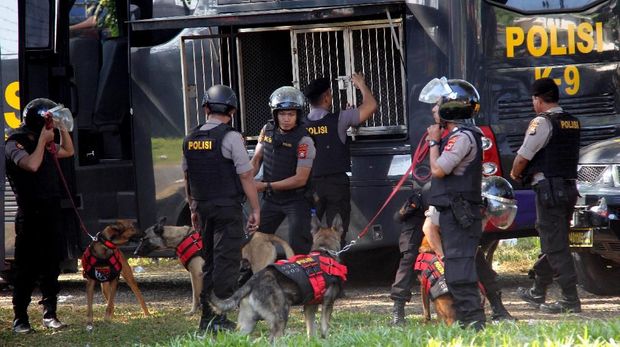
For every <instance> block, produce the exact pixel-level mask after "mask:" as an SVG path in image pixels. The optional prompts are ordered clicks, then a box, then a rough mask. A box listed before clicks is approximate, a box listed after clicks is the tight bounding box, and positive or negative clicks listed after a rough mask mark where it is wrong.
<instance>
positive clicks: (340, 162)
mask: <svg viewBox="0 0 620 347" xmlns="http://www.w3.org/2000/svg"><path fill="white" fill-rule="evenodd" d="M304 125H305V127H306V129H307V130H308V134H310V136H311V137H312V139H313V140H314V145H315V146H316V158H315V159H314V161H313V163H312V177H319V176H328V175H333V174H338V173H345V172H347V171H351V154H350V152H349V145H348V144H345V143H342V141H340V136H338V115H337V114H334V113H328V114H327V115H325V116H324V117H323V118H321V119H319V120H315V121H312V120H306V121H305V123H304Z"/></svg>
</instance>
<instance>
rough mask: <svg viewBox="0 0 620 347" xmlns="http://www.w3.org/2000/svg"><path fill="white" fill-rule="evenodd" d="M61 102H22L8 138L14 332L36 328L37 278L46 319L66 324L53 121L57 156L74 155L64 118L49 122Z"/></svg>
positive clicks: (50, 324) (56, 324) (45, 322)
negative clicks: (61, 313)
mask: <svg viewBox="0 0 620 347" xmlns="http://www.w3.org/2000/svg"><path fill="white" fill-rule="evenodd" d="M59 106H60V105H58V104H56V103H55V102H53V101H51V100H48V99H43V98H39V99H34V100H32V101H30V102H29V103H28V104H27V105H26V107H25V108H24V111H23V123H22V125H21V126H20V127H19V128H17V129H16V130H15V131H14V132H13V133H12V134H11V135H10V136H9V137H8V139H7V141H6V147H5V160H6V173H7V176H8V179H9V182H10V183H11V188H12V189H13V192H14V193H15V197H16V199H17V215H16V216H15V234H16V238H15V287H14V289H13V311H14V313H15V319H14V320H13V331H14V332H15V333H28V332H31V331H32V329H31V327H30V322H29V320H28V305H29V304H30V300H31V295H32V291H33V289H34V287H35V284H36V283H37V281H38V283H39V288H40V290H41V296H42V300H41V301H40V302H39V304H41V305H43V325H44V326H45V327H47V328H51V329H59V328H61V327H63V324H62V323H61V322H60V321H59V320H58V317H57V316H56V305H57V295H58V292H59V290H60V286H59V284H58V275H59V274H60V261H61V260H62V257H63V254H62V253H63V252H62V250H63V237H62V226H61V221H60V220H59V218H60V215H61V214H60V200H61V198H62V196H63V193H64V192H63V190H62V185H61V181H60V177H59V173H58V171H57V168H56V165H55V163H54V154H53V153H52V152H53V148H58V147H57V146H56V145H55V144H54V132H55V131H56V130H55V129H54V127H55V128H57V129H58V130H57V131H59V132H60V147H59V148H58V150H57V153H56V156H57V157H58V158H68V157H71V156H73V142H72V140H71V135H70V134H69V131H68V129H66V128H65V127H64V126H63V125H62V123H57V122H54V123H53V125H54V127H52V126H51V125H52V123H51V118H50V117H51V113H50V112H49V111H50V110H58V109H59ZM60 108H62V106H60ZM46 125H47V126H46ZM48 149H49V150H48Z"/></svg>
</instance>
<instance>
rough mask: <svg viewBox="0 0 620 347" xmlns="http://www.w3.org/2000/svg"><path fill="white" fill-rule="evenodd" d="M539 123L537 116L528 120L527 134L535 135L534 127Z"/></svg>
mask: <svg viewBox="0 0 620 347" xmlns="http://www.w3.org/2000/svg"><path fill="white" fill-rule="evenodd" d="M539 124H540V120H539V119H538V118H534V119H533V120H532V121H531V122H530V126H529V127H528V128H527V134H528V135H535V134H536V128H538V125H539Z"/></svg>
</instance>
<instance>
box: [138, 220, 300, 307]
mask: <svg viewBox="0 0 620 347" xmlns="http://www.w3.org/2000/svg"><path fill="white" fill-rule="evenodd" d="M193 233H194V229H193V228H191V227H189V226H182V227H179V226H171V225H166V217H161V218H160V219H159V220H158V221H157V223H156V224H155V225H153V226H151V227H149V228H148V229H146V230H145V231H144V237H143V238H142V242H141V243H140V246H138V248H137V249H136V251H135V252H134V253H135V254H139V255H147V254H149V253H150V252H151V251H153V250H156V249H158V250H159V249H169V248H176V249H177V255H179V260H180V261H181V263H182V264H183V265H184V266H185V268H186V269H187V271H189V274H190V280H191V283H192V308H191V310H190V311H188V312H187V313H186V314H188V315H192V314H194V313H196V312H199V311H200V306H199V304H200V293H201V292H202V266H203V264H204V259H203V258H202V256H200V255H201V253H198V254H193V255H190V254H188V253H189V252H190V251H189V249H191V248H192V247H191V246H188V247H179V246H180V245H182V244H183V243H184V242H187V241H185V240H187V239H188V238H189V237H191V236H192V235H193ZM276 245H281V246H282V248H283V249H284V252H285V253H286V257H287V258H288V257H292V256H293V255H294V253H293V250H292V249H291V246H289V244H288V243H287V242H286V241H284V240H282V239H281V238H279V237H278V236H276V235H271V234H264V233H261V232H254V233H253V234H252V237H251V239H250V241H249V242H248V243H247V244H245V245H244V246H243V248H242V249H241V257H242V258H243V259H244V260H242V261H247V262H248V263H249V266H250V268H251V269H252V272H254V273H256V272H258V271H260V270H262V269H264V268H265V267H266V266H267V265H269V264H272V263H273V262H275V261H276V259H277V258H276V257H277V254H276V253H277V252H276ZM200 248H202V244H201V245H200ZM196 255H197V256H196ZM183 257H187V259H185V260H184V259H181V258H183Z"/></svg>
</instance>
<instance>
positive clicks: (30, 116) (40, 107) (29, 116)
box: [22, 98, 58, 133]
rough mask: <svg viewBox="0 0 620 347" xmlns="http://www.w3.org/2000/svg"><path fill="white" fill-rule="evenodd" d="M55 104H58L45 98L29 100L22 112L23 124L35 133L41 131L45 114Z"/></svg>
mask: <svg viewBox="0 0 620 347" xmlns="http://www.w3.org/2000/svg"><path fill="white" fill-rule="evenodd" d="M56 106H58V104H56V103H55V102H53V101H52V100H50V99H45V98H37V99H34V100H32V101H30V102H29V103H28V104H27V105H26V107H24V111H23V112H22V117H23V122H24V124H26V127H28V129H30V130H31V131H33V132H35V133H39V132H41V129H43V127H44V126H45V115H46V114H47V112H48V111H49V110H51V109H53V108H54V107H56Z"/></svg>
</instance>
